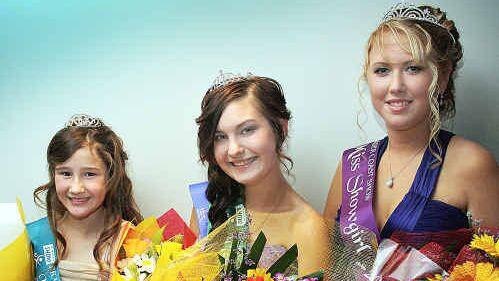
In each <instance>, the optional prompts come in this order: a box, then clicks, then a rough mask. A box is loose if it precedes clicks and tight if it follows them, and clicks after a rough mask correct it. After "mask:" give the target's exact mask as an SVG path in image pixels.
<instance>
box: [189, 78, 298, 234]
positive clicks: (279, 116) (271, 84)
mask: <svg viewBox="0 0 499 281" xmlns="http://www.w3.org/2000/svg"><path fill="white" fill-rule="evenodd" d="M247 96H251V97H253V98H254V100H255V101H256V102H257V106H258V110H259V111H260V113H261V114H262V115H263V116H264V117H265V118H266V119H267V121H268V122H269V124H270V126H271V127H272V130H273V132H274V135H275V137H276V146H275V150H276V152H277V154H278V156H279V158H280V160H281V163H282V164H283V166H284V167H285V169H286V170H287V172H288V173H289V170H290V169H291V167H292V165H293V161H292V160H291V159H290V158H289V157H288V156H286V155H284V153H283V146H284V143H285V141H286V139H287V131H286V129H285V128H284V127H283V123H282V120H290V119H291V112H290V111H289V110H288V108H287V107H286V99H285V98H284V93H283V90H282V87H281V85H279V83H278V82H277V81H276V80H274V79H271V78H267V77H259V76H248V77H242V78H240V79H237V80H235V81H232V82H229V83H226V84H225V85H223V86H219V87H216V88H210V89H209V90H208V91H207V92H206V94H205V96H204V98H203V101H202V103H201V115H200V116H199V117H198V118H197V119H196V123H197V124H198V125H199V129H198V148H199V157H200V160H201V162H202V163H204V164H206V163H207V164H208V181H209V184H208V188H207V190H206V198H207V199H208V201H209V202H210V203H211V207H210V210H209V212H208V218H209V220H210V222H211V225H212V229H213V228H215V227H217V226H219V225H220V224H222V223H223V222H224V221H225V220H226V219H227V210H228V209H230V208H231V207H233V205H234V204H236V203H237V202H238V200H239V199H242V200H244V186H243V185H242V184H240V183H239V182H237V181H235V180H234V179H232V178H231V177H229V176H228V175H227V174H226V173H224V171H223V170H222V169H221V168H220V166H219V165H218V164H217V162H216V160H215V153H214V137H215V132H216V130H217V126H218V122H219V120H220V117H221V116H222V113H223V111H224V109H225V108H226V107H227V105H228V104H230V103H231V102H233V101H235V100H239V99H242V98H244V97H247ZM287 163H289V166H288V165H287Z"/></svg>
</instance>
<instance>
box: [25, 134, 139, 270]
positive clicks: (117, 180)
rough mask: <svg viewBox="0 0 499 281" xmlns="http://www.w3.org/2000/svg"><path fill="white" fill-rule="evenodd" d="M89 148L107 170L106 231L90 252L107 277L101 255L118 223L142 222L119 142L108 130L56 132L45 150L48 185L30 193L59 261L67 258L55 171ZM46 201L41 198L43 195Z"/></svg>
mask: <svg viewBox="0 0 499 281" xmlns="http://www.w3.org/2000/svg"><path fill="white" fill-rule="evenodd" d="M82 147H89V148H90V149H91V150H92V151H93V152H95V153H96V155H98V157H99V158H100V159H101V160H102V162H103V163H104V165H105V167H106V197H105V199H104V202H103V203H102V207H103V209H104V211H105V216H106V220H105V224H106V226H105V228H104V230H103V231H102V232H101V234H100V236H99V239H98V241H97V243H96V244H95V247H94V250H93V256H94V258H95V260H96V261H97V262H98V264H99V268H100V270H101V273H102V274H108V273H109V272H107V269H108V268H109V266H110V259H109V258H110V257H109V255H108V259H107V260H104V257H103V254H104V252H105V250H106V249H109V248H108V247H110V246H111V245H112V243H113V239H114V238H115V235H116V234H117V233H118V232H119V229H120V225H121V221H122V220H127V221H130V222H132V223H134V224H137V223H139V222H141V221H142V219H143V218H142V215H141V214H140V212H139V209H138V207H137V204H136V203H135V199H134V197H133V194H132V182H131V180H130V178H129V177H128V175H127V173H126V161H127V159H128V156H127V154H126V152H125V151H124V150H123V142H122V140H121V139H120V138H119V137H118V136H117V135H116V134H115V133H114V132H113V131H112V130H111V129H110V128H109V127H108V126H105V125H102V126H100V127H78V126H70V127H65V128H63V129H61V130H59V131H58V132H57V133H56V134H55V135H54V137H53V138H52V140H51V141H50V144H49V146H48V148H47V162H48V171H49V182H48V183H47V184H45V185H42V186H39V187H38V188H36V189H35V191H34V192H33V196H34V201H35V203H36V204H37V205H38V206H40V207H44V208H46V210H47V216H48V220H49V222H50V227H51V228H52V231H53V232H54V233H55V235H56V238H57V242H58V245H59V247H60V250H61V252H60V253H61V254H60V255H59V256H60V257H64V255H65V254H66V251H67V248H66V239H65V237H64V236H63V235H62V234H61V233H60V232H59V231H58V230H57V224H58V222H59V220H60V219H61V218H62V217H63V216H64V215H65V213H66V211H67V210H66V208H65V207H64V205H63V204H62V203H61V202H60V201H59V199H58V197H57V193H56V188H55V168H56V166H57V165H59V164H62V163H64V162H66V161H67V160H68V159H69V158H71V156H72V155H73V154H74V153H75V152H76V151H77V150H78V149H80V148H82ZM43 193H45V197H44V198H42V194H43Z"/></svg>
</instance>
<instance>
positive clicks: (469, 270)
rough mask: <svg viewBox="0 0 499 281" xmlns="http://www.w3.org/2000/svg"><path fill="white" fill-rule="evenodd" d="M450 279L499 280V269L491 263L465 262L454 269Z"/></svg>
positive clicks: (462, 280) (453, 280)
mask: <svg viewBox="0 0 499 281" xmlns="http://www.w3.org/2000/svg"><path fill="white" fill-rule="evenodd" d="M448 280H449V281H498V280H499V269H497V268H494V265H492V264H491V263H478V264H474V263H473V262H470V261H468V262H465V263H463V264H461V265H457V266H456V267H454V270H452V272H451V274H450V276H449V279H448Z"/></svg>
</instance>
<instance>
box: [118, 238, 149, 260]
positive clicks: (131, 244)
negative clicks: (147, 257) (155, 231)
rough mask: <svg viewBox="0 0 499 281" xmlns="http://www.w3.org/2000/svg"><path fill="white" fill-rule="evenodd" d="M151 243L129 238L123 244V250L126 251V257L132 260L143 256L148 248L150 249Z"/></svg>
mask: <svg viewBox="0 0 499 281" xmlns="http://www.w3.org/2000/svg"><path fill="white" fill-rule="evenodd" d="M149 244H150V242H148V241H145V240H140V239H136V238H131V239H130V238H129V239H127V240H125V243H123V248H124V249H125V253H126V257H127V258H131V257H133V256H135V255H140V254H142V253H143V252H144V251H145V250H146V249H147V247H149Z"/></svg>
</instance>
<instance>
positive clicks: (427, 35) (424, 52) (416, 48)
mask: <svg viewBox="0 0 499 281" xmlns="http://www.w3.org/2000/svg"><path fill="white" fill-rule="evenodd" d="M418 8H419V9H421V10H425V9H428V10H429V11H430V12H431V14H432V15H433V16H435V17H436V18H437V19H438V23H439V24H440V25H442V26H443V27H441V26H438V25H435V24H433V23H429V22H426V21H421V20H414V19H397V18H395V19H391V20H388V21H386V22H383V23H381V24H380V25H379V26H378V27H377V28H376V30H374V31H373V32H372V33H371V36H370V37H369V40H368V42H367V46H366V52H365V61H364V67H363V73H362V77H361V78H362V79H363V80H367V71H368V68H369V63H370V61H369V54H370V52H371V50H372V49H373V48H375V47H376V48H379V49H380V50H382V49H383V48H382V46H383V38H384V37H383V36H384V35H385V34H387V33H388V34H391V35H393V37H394V39H395V41H396V42H397V43H398V45H399V46H400V47H401V48H402V49H403V50H405V51H407V52H408V53H410V54H411V55H412V57H413V58H414V60H416V61H417V62H420V63H426V64H428V66H429V68H430V69H431V71H432V76H433V79H432V82H431V84H430V87H429V88H428V97H429V101H430V103H429V108H430V115H429V116H428V119H429V120H430V138H429V140H428V146H429V147H430V151H431V153H432V154H433V155H434V156H435V157H436V159H437V162H436V164H437V165H439V164H441V162H442V157H441V153H442V151H441V146H440V143H439V141H438V139H437V138H436V136H437V135H438V132H439V130H440V128H441V125H442V121H445V120H448V119H451V118H453V117H454V115H455V113H456V107H455V106H456V101H455V86H454V79H455V77H456V73H457V72H456V71H457V69H458V68H459V67H460V64H459V63H460V61H461V59H462V58H463V47H462V45H461V42H460V41H459V38H460V35H459V32H458V30H457V28H456V26H455V24H454V22H453V21H452V20H449V19H448V18H447V15H446V13H445V12H444V11H442V10H441V9H440V8H436V7H431V6H419V7H418ZM404 39H405V40H404ZM446 71H450V73H449V81H448V83H447V87H446V88H445V89H442V88H441V87H439V85H438V80H439V77H440V75H442V74H443V73H444V72H446ZM432 141H433V142H434V144H435V146H436V151H435V150H434V149H433V146H432V145H431V143H432Z"/></svg>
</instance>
